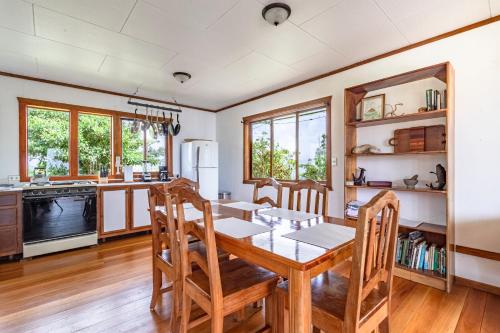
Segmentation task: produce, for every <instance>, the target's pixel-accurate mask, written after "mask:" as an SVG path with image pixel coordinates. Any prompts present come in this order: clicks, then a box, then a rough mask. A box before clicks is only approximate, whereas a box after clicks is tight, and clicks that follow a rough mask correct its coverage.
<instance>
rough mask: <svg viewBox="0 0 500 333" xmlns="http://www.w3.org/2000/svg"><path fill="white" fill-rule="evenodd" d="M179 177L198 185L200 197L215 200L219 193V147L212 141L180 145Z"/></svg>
mask: <svg viewBox="0 0 500 333" xmlns="http://www.w3.org/2000/svg"><path fill="white" fill-rule="evenodd" d="M181 176H182V177H185V178H189V179H191V180H194V181H197V182H198V183H199V184H200V195H201V196H202V197H204V198H205V199H210V200H217V199H218V196H219V194H218V192H219V146H218V144H217V142H214V141H202V140H200V141H191V142H184V143H182V144H181Z"/></svg>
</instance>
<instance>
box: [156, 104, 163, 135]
mask: <svg viewBox="0 0 500 333" xmlns="http://www.w3.org/2000/svg"><path fill="white" fill-rule="evenodd" d="M159 114H160V111H159V110H157V111H156V130H157V131H158V135H160V136H163V124H162V123H160V117H159V116H158V115H159Z"/></svg>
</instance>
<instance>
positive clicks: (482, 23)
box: [215, 15, 500, 112]
mask: <svg viewBox="0 0 500 333" xmlns="http://www.w3.org/2000/svg"><path fill="white" fill-rule="evenodd" d="M497 21H500V15H496V16H493V17H490V18H488V19H485V20H482V21H478V22H475V23H472V24H469V25H466V26H464V27H461V28H458V29H455V30H451V31H448V32H445V33H443V34H440V35H437V36H434V37H431V38H427V39H424V40H422V41H420V42H416V43H413V44H410V45H407V46H404V47H401V48H398V49H395V50H392V51H389V52H386V53H382V54H379V55H377V56H374V57H371V58H368V59H365V60H362V61H359V62H356V63H354V64H351V65H347V66H344V67H341V68H338V69H335V70H332V71H329V72H326V73H323V74H320V75H316V76H313V77H311V78H309V79H306V80H302V81H300V82H297V83H293V84H291V85H288V86H285V87H282V88H278V89H275V90H272V91H269V92H267V93H264V94H261V95H258V96H255V97H251V98H248V99H245V100H243V101H241V102H237V103H234V104H231V105H228V106H224V107H222V108H219V109H217V110H215V112H220V111H224V110H227V109H230V108H233V107H235V106H239V105H242V104H245V103H249V102H252V101H255V100H258V99H261V98H264V97H267V96H270V95H274V94H276V93H279V92H282V91H285V90H288V89H292V88H295V87H298V86H301V85H304V84H307V83H310V82H313V81H316V80H320V79H323V78H325V77H328V76H332V75H335V74H338V73H341V72H345V71H347V70H349V69H353V68H355V67H359V66H362V65H366V64H368V63H370V62H374V61H377V60H380V59H383V58H387V57H390V56H393V55H395V54H398V53H402V52H405V51H408V50H411V49H414V48H417V47H420V46H423V45H426V44H430V43H434V42H437V41H439V40H441V39H445V38H448V37H452V36H455V35H458V34H461V33H463V32H466V31H469V30H473V29H476V28H480V27H482V26H485V25H488V24H491V23H495V22H497Z"/></svg>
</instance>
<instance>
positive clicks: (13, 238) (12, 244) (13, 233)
mask: <svg viewBox="0 0 500 333" xmlns="http://www.w3.org/2000/svg"><path fill="white" fill-rule="evenodd" d="M17 252H18V235H17V227H15V226H14V227H2V228H0V256H7V255H11V254H16V253H17Z"/></svg>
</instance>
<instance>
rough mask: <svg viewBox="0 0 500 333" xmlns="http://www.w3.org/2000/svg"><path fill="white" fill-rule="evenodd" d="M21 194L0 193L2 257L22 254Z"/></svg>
mask: <svg viewBox="0 0 500 333" xmlns="http://www.w3.org/2000/svg"><path fill="white" fill-rule="evenodd" d="M22 220H23V219H22V197H21V192H0V257H3V256H12V255H15V254H18V253H21V252H22V248H23V240H22V232H23V229H22V228H23V227H22V225H23V224H22Z"/></svg>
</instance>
